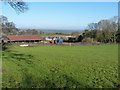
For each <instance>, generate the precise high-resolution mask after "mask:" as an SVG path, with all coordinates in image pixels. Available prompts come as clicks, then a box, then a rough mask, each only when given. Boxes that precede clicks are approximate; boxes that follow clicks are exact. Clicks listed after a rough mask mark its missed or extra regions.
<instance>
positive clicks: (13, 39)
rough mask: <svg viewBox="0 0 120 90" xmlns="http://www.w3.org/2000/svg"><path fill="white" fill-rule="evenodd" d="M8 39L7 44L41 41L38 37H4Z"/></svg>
mask: <svg viewBox="0 0 120 90" xmlns="http://www.w3.org/2000/svg"><path fill="white" fill-rule="evenodd" d="M6 37H7V38H8V39H9V41H8V42H9V43H24V42H27V43H30V42H33V43H34V42H41V40H42V39H43V38H42V37H41V36H39V35H8V36H6Z"/></svg>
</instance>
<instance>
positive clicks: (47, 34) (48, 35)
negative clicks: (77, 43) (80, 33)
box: [40, 34, 70, 36]
mask: <svg viewBox="0 0 120 90" xmlns="http://www.w3.org/2000/svg"><path fill="white" fill-rule="evenodd" d="M40 36H70V35H61V34H60V35H57V34H40Z"/></svg>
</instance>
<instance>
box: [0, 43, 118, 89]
mask: <svg viewBox="0 0 120 90" xmlns="http://www.w3.org/2000/svg"><path fill="white" fill-rule="evenodd" d="M2 63H3V87H8V88H9V87H17V88H18V87H25V88H31V87H39V88H53V87H57V88H67V87H70V88H80V87H86V88H89V87H92V88H93V87H96V88H102V87H105V88H108V87H117V85H118V83H117V78H118V74H117V71H118V69H117V68H118V53H117V45H104V46H79V47H78V46H76V47H75V46H71V47H70V46H38V47H11V49H10V50H8V51H4V52H3V62H2Z"/></svg>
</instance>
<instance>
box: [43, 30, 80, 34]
mask: <svg viewBox="0 0 120 90" xmlns="http://www.w3.org/2000/svg"><path fill="white" fill-rule="evenodd" d="M42 31H43V32H44V33H72V32H82V30H81V31H80V30H42Z"/></svg>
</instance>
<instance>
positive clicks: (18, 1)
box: [2, 0, 28, 13]
mask: <svg viewBox="0 0 120 90" xmlns="http://www.w3.org/2000/svg"><path fill="white" fill-rule="evenodd" d="M2 1H5V2H8V4H9V5H10V6H11V7H12V8H13V9H14V10H15V11H16V12H17V13H24V12H25V11H26V10H28V5H27V4H26V2H23V1H22V0H2Z"/></svg>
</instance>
